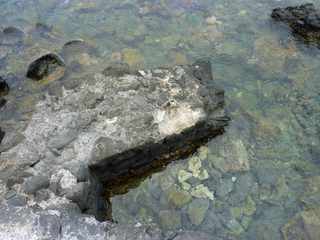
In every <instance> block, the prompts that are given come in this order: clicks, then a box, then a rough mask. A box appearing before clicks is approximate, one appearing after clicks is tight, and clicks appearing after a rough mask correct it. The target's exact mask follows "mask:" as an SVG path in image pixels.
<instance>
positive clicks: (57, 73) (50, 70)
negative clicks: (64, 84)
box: [26, 53, 65, 81]
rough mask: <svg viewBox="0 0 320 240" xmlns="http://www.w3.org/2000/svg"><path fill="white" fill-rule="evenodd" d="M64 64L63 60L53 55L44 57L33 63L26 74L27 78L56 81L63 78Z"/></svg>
mask: <svg viewBox="0 0 320 240" xmlns="http://www.w3.org/2000/svg"><path fill="white" fill-rule="evenodd" d="M64 72H65V64H64V61H63V59H62V58H61V57H60V56H58V55H57V54H54V53H49V54H47V55H44V56H42V57H40V58H38V59H36V60H35V61H33V62H32V63H31V64H30V66H29V68H28V72H27V75H26V76H27V78H30V79H33V80H36V81H39V80H48V81H52V80H57V79H60V78H62V77H63V76H64Z"/></svg>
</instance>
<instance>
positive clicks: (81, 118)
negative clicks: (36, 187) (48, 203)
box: [0, 61, 228, 183]
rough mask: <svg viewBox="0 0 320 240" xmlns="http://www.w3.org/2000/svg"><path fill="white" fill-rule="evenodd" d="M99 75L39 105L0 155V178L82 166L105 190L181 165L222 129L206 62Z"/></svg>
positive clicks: (218, 95) (217, 93)
mask: <svg viewBox="0 0 320 240" xmlns="http://www.w3.org/2000/svg"><path fill="white" fill-rule="evenodd" d="M104 73H105V74H100V73H97V74H95V75H94V76H92V77H91V78H88V79H87V80H84V81H82V83H81V84H79V85H76V86H75V87H74V88H72V89H68V90H66V89H64V88H63V91H62V94H61V95H60V96H56V95H49V94H48V95H47V96H46V98H45V99H44V100H41V101H39V102H38V103H37V105H36V108H35V111H34V112H33V113H32V117H31V119H30V121H29V122H28V124H27V127H26V128H25V129H24V131H23V132H19V134H22V135H23V137H24V138H23V141H21V142H20V143H19V144H18V145H16V146H15V147H13V148H11V149H8V150H6V151H4V152H2V153H1V155H0V161H1V165H0V177H3V178H8V177H9V176H10V175H11V174H13V173H14V172H16V171H18V172H21V171H22V169H23V171H28V173H29V174H31V175H38V174H40V173H41V175H48V176H51V175H52V174H53V173H54V172H56V171H57V170H59V169H63V168H66V169H69V170H71V172H73V174H75V175H77V172H78V171H80V169H76V168H79V167H80V166H83V165H84V166H89V167H90V169H91V170H92V172H93V173H94V174H95V175H96V176H97V177H98V178H99V179H100V180H101V181H102V182H106V183H107V182H108V181H113V180H116V179H117V178H118V177H119V176H121V177H123V176H126V175H130V174H133V172H134V171H138V170H140V168H141V167H142V168H144V167H145V166H146V167H148V166H150V164H152V163H153V162H154V161H156V162H157V161H158V162H159V161H162V160H168V159H172V158H178V157H182V156H184V155H186V154H188V153H190V152H192V150H193V149H194V148H195V147H196V146H198V145H199V143H200V142H203V141H206V140H208V139H210V138H211V137H213V136H215V135H217V134H221V133H222V132H223V128H224V126H225V125H226V124H227V120H228V119H227V118H226V117H225V115H224V111H223V103H224V95H223V91H222V90H219V89H217V88H216V87H215V86H214V85H213V81H212V75H211V69H210V64H209V63H208V62H204V61H202V62H198V63H196V64H194V65H190V66H176V67H173V68H163V69H154V70H148V71H142V70H141V71H138V72H136V73H134V74H128V73H124V74H123V75H121V74H120V75H119V74H117V75H114V74H112V73H113V72H112V71H111V70H110V75H108V71H107V72H106V71H104ZM17 134H18V133H17ZM11 135H12V134H11V133H6V134H5V136H4V138H3V144H5V142H6V140H7V141H8V139H6V138H10V137H12V136H11ZM5 173H7V174H5ZM3 180H6V179H3Z"/></svg>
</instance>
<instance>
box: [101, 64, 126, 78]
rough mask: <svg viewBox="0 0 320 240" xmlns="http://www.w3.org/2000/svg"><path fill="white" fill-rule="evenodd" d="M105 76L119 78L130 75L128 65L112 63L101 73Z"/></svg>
mask: <svg viewBox="0 0 320 240" xmlns="http://www.w3.org/2000/svg"><path fill="white" fill-rule="evenodd" d="M102 73H103V74H104V75H105V76H112V77H121V76H124V75H126V74H130V68H129V65H128V64H126V63H113V64H111V65H110V66H108V67H107V68H106V69H104V70H103V72H102Z"/></svg>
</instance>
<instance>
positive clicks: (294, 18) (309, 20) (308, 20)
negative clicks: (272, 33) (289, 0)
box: [271, 3, 320, 46]
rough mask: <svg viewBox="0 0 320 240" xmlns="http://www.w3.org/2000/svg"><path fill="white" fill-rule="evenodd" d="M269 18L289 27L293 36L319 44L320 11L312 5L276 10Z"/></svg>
mask: <svg viewBox="0 0 320 240" xmlns="http://www.w3.org/2000/svg"><path fill="white" fill-rule="evenodd" d="M271 17H272V18H273V19H274V20H276V21H280V22H284V23H286V24H288V25H289V27H290V28H291V29H292V31H293V33H294V34H295V35H298V36H301V37H303V38H304V39H305V40H306V41H307V42H315V43H317V44H318V46H319V44H320V11H319V10H317V9H315V6H314V5H313V4H312V3H307V4H303V5H300V6H294V7H286V8H276V9H274V10H273V11H272V14H271Z"/></svg>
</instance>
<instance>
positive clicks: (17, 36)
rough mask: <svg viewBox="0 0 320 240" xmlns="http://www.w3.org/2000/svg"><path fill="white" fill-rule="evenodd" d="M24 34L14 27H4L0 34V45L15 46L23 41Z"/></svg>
mask: <svg viewBox="0 0 320 240" xmlns="http://www.w3.org/2000/svg"><path fill="white" fill-rule="evenodd" d="M24 36H25V34H24V32H23V31H22V30H20V29H19V28H16V27H6V28H5V29H3V30H2V33H1V34H0V43H1V44H5V45H15V44H18V43H21V42H22V41H23V38H24Z"/></svg>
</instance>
